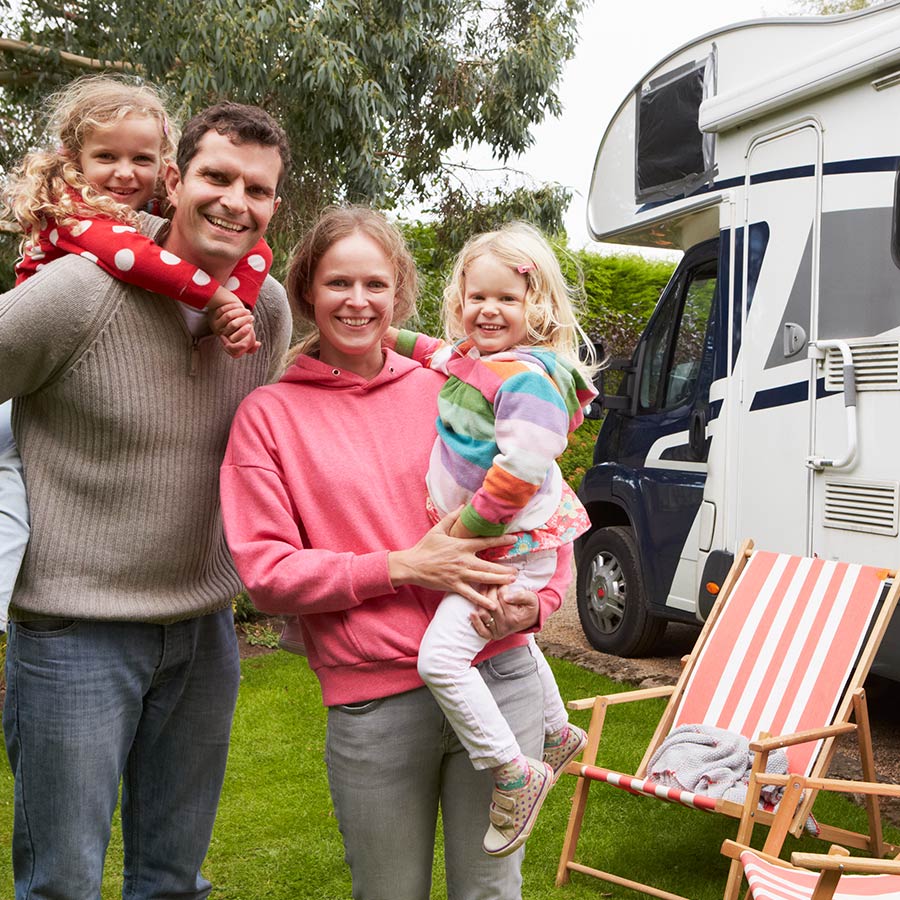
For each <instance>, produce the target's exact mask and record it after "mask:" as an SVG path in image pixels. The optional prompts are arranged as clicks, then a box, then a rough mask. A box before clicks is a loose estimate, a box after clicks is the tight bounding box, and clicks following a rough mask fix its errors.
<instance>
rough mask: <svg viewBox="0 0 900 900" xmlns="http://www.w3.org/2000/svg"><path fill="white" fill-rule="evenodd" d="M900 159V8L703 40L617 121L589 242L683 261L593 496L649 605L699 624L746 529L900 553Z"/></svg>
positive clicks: (666, 62)
mask: <svg viewBox="0 0 900 900" xmlns="http://www.w3.org/2000/svg"><path fill="white" fill-rule="evenodd" d="M673 98H674V99H673ZM657 100H658V101H659V102H657ZM654 104H656V105H655V106H654ZM679 104H682V105H681V106H679ZM654 116H655V117H656V118H654ZM679 116H681V119H682V120H679V119H678V117H679ZM667 117H668V118H667ZM690 117H693V118H692V119H690ZM691 121H693V123H694V124H693V128H690V127H686V123H687V125H690V122H691ZM667 128H671V129H672V130H671V132H667V131H666V129H667ZM679 129H680V130H679ZM680 135H684V136H685V138H684V147H681V146H680V144H679V140H680V137H679V136H680ZM670 147H674V148H675V150H674V151H673V152H672V153H671V154H669V149H670ZM682 150H683V151H684V152H683V157H682V158H679V153H681V152H682ZM898 161H900V0H893V2H890V3H885V4H882V5H881V6H878V7H873V8H870V9H868V10H864V11H861V12H858V13H853V14H848V15H844V16H834V17H827V18H818V19H810V18H798V19H774V20H768V21H755V22H750V23H745V24H741V25H737V26H735V27H734V28H730V29H723V30H720V31H717V32H715V33H711V34H707V35H704V36H702V37H701V38H698V39H697V40H696V41H693V42H691V43H689V44H686V45H684V46H682V47H681V48H679V49H677V50H676V51H674V52H673V53H672V54H670V55H669V56H667V57H666V58H665V59H663V60H662V61H661V62H660V63H659V64H658V65H657V66H655V67H654V68H653V69H652V70H651V71H650V72H648V73H647V74H646V75H645V77H644V78H642V79H641V81H640V82H639V83H638V84H637V86H636V88H635V90H634V91H632V93H631V94H629V96H628V97H626V98H625V100H624V101H623V103H622V104H621V106H620V107H619V110H618V111H617V113H616V114H615V116H614V117H613V119H612V121H611V122H610V124H609V126H608V127H607V129H606V132H605V134H604V137H603V139H602V142H601V144H600V148H599V151H598V154H597V159H596V163H595V168H594V174H593V179H592V184H591V191H590V197H589V200H588V210H587V219H588V227H589V230H590V232H591V234H592V235H593V236H594V237H595V238H596V239H598V240H603V241H612V242H619V243H625V244H633V245H642V246H653V247H667V248H677V249H681V250H684V251H686V256H685V260H684V262H683V264H682V266H681V267H680V268H679V270H678V271H677V272H676V273H675V275H674V276H673V281H672V282H671V283H670V285H669V287H668V288H667V291H666V292H664V294H663V297H662V298H661V300H660V305H659V307H658V308H657V311H656V313H654V317H653V318H652V319H651V322H650V324H649V325H648V329H647V331H646V332H645V334H644V336H643V337H642V339H641V343H640V344H639V346H638V350H637V351H636V354H635V358H634V359H633V360H632V365H631V368H630V369H629V370H628V371H629V372H630V375H629V377H630V378H631V379H632V388H633V391H632V394H631V395H630V401H629V403H630V408H628V409H626V410H621V411H620V410H619V409H610V410H609V412H608V413H607V422H606V423H605V424H604V428H603V430H602V431H601V435H600V438H598V447H597V455H596V456H595V466H594V469H592V470H591V472H589V477H588V478H586V480H585V486H584V487H583V488H582V491H581V493H582V499H584V500H585V503H586V505H587V506H588V508H589V510H592V522H593V524H594V527H595V528H596V529H600V528H604V527H622V526H623V524H624V525H627V526H628V527H630V528H632V529H633V531H634V537H635V543H636V545H637V548H638V550H639V551H640V554H641V556H642V565H643V576H642V581H643V589H644V590H645V591H647V592H648V593H649V594H650V595H651V596H650V598H649V600H648V602H649V603H650V608H651V613H652V614H653V615H656V616H666V617H671V618H681V619H684V618H685V617H686V616H696V617H697V618H702V616H703V613H704V609H703V606H704V599H703V591H704V589H705V585H706V584H707V583H708V578H707V576H708V573H707V571H706V570H707V567H708V565H710V566H712V564H713V562H716V561H717V555H719V556H721V555H723V554H724V555H727V554H728V553H733V552H734V550H735V548H736V547H737V546H738V544H739V542H740V541H741V540H742V539H744V538H745V537H752V538H754V540H756V542H757V544H758V545H760V546H764V547H771V548H773V549H777V550H779V551H788V552H791V553H799V554H805V555H813V554H816V555H819V556H822V557H827V558H840V559H845V560H848V561H852V562H858V563H867V564H873V565H878V566H884V567H895V566H897V565H898V563H900V534H898V530H900V529H898V515H900V512H898V507H900V453H898V451H897V449H896V448H897V446H898V445H900V225H898V222H900V209H898V206H900V201H898V200H897V199H896V197H897V194H898ZM691 166H694V168H691ZM672 173H675V174H674V175H673V174H672ZM654 179H655V180H654ZM716 241H717V242H718V243H716ZM703 242H707V243H706V244H705V245H704V244H703ZM698 245H700V246H706V247H707V249H706V250H705V251H703V252H702V253H701V252H700V249H699V246H698ZM710 247H712V248H713V249H712V250H711V249H710ZM693 253H696V254H699V255H698V256H697V258H698V260H699V262H698V263H697V264H696V267H695V269H692V268H691V267H692V266H694V265H695V264H694V263H693V262H691V254H693ZM704 253H705V256H704V255H703V254H704ZM710 253H714V254H717V261H718V262H717V268H715V267H714V275H715V277H716V278H717V279H718V286H717V289H716V290H717V293H716V295H715V299H714V300H713V301H711V306H709V305H708V306H707V307H706V308H705V310H706V311H705V312H702V311H699V312H698V309H695V308H694V307H691V304H692V303H695V302H696V299H691V297H692V295H691V290H693V288H691V285H692V284H693V283H694V281H693V279H695V278H699V279H700V280H699V281H698V282H697V283H698V284H700V283H702V282H703V279H708V278H709V276H710V270H709V266H710V262H709V258H710V256H709V255H710ZM716 272H717V274H715V273H716ZM679 292H680V293H679ZM676 295H678V297H680V299H678V297H676ZM673 298H674V299H673ZM685 298H687V299H685ZM679 304H682V305H679ZM667 307H671V310H668V309H667ZM689 307H690V315H691V316H694V317H695V319H696V321H697V322H698V323H699V324H698V325H697V330H696V331H695V333H693V336H691V334H689V333H688V329H687V327H686V326H685V324H684V323H685V322H686V321H687V317H688V309H689ZM679 310H680V311H679ZM701 312H702V314H701ZM667 316H668V317H669V319H671V322H674V324H671V323H669V319H667V318H666V317H667ZM705 316H706V317H708V318H706V317H705ZM667 323H669V324H667ZM667 328H668V329H669V331H670V332H671V334H672V337H671V338H666V337H665V334H664V332H665V329H667ZM679 329H680V331H679ZM666 333H668V332H666ZM691 337H692V339H693V345H692V344H691V340H690V338H691ZM665 340H670V342H671V343H670V345H665ZM704 342H705V343H704ZM701 344H703V346H701ZM691 346H693V348H694V352H695V358H694V359H693V362H690V361H689V360H688V359H687V357H686V356H685V355H684V354H685V353H686V352H688V351H689V350H690V348H691ZM667 348H668V349H667ZM685 348H688V349H687V350H685ZM654 354H656V356H655V357H654ZM688 355H690V354H689V352H688ZM655 359H658V362H654V360H655ZM847 360H850V361H851V362H852V365H851V366H850V368H849V369H847V368H846V367H845V365H844V363H845V362H846V361H847ZM667 366H668V367H669V368H668V369H667V368H666V367H667ZM686 378H687V379H688V381H690V379H692V378H693V379H694V381H695V382H696V385H695V387H694V388H692V389H693V390H694V391H695V393H694V394H693V395H691V396H688V395H687V393H685V394H684V396H682V395H681V394H679V390H680V389H681V388H680V387H679V386H680V385H683V384H685V383H687V382H685V379H686ZM666 379H669V380H670V382H671V383H664V382H665V380H666ZM845 379H849V381H848V384H849V387H850V390H849V391H848V392H847V393H845V386H847V385H845ZM853 379H855V382H856V391H855V394H854V391H853V390H852V387H853V385H852V383H850V382H852V380H853ZM691 384H693V382H691ZM854 397H855V399H854ZM620 405H622V404H620ZM614 419H615V421H613V420H614ZM653 423H657V424H658V429H659V431H658V433H654V431H653V428H654V427H657V426H656V425H654V424H653ZM681 502H683V503H684V510H683V511H684V516H683V520H682V521H680V522H679V520H678V516H677V505H678V504H679V503H681ZM642 503H643V504H645V507H646V508H644V509H642V510H638V509H637V507H638V506H639V505H640V504H642ZM617 509H618V512H617V511H616V510H617ZM595 517H596V521H594V519H595ZM663 521H665V522H668V523H673V525H672V527H675V526H677V528H676V530H677V532H678V538H677V542H679V546H678V547H677V548H674V547H673V541H674V540H675V539H674V538H673V537H672V535H673V533H674V532H673V531H672V529H671V528H669V530H666V527H667V526H663V525H662V524H661V523H662V522H663ZM650 557H653V558H652V559H651V558H650ZM579 564H580V565H581V560H579ZM582 618H583V619H584V617H582ZM898 631H900V627H898ZM589 636H590V635H589ZM895 661H896V664H897V667H896V672H895V673H892V674H895V675H896V677H898V678H900V652H898V653H897V658H896V660H895Z"/></svg>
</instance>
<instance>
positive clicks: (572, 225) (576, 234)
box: [471, 0, 791, 250]
mask: <svg viewBox="0 0 900 900" xmlns="http://www.w3.org/2000/svg"><path fill="white" fill-rule="evenodd" d="M790 9H791V0H768V2H767V3H766V4H765V5H764V4H763V3H762V2H760V0H632V2H627V0H626V2H621V0H614V2H605V0H594V4H593V6H592V7H591V8H589V9H588V10H587V12H586V13H585V15H584V19H583V21H582V25H581V28H580V35H581V39H580V42H579V45H578V48H577V50H576V55H575V57H574V59H572V61H571V62H570V63H569V65H568V66H567V67H566V71H565V75H564V79H563V83H562V91H561V97H562V101H563V104H564V106H565V109H564V111H563V115H562V117H561V118H560V119H554V120H552V121H549V122H546V123H544V124H543V125H541V126H540V127H538V128H537V129H536V130H535V132H534V135H535V143H534V146H533V147H532V149H531V150H530V151H529V152H528V153H526V154H525V155H524V156H522V157H520V158H519V159H517V160H512V161H510V165H511V166H513V167H515V168H517V169H521V170H523V171H525V172H527V173H528V174H529V175H530V176H532V178H534V179H535V181H536V182H548V181H549V182H554V181H555V182H559V183H561V184H564V185H566V186H568V187H570V188H571V189H572V190H573V192H574V197H573V200H572V204H571V206H570V208H569V210H568V214H567V216H566V223H565V224H566V230H567V231H568V234H569V240H570V243H571V245H572V246H573V247H581V246H584V245H591V246H593V247H594V249H598V250H600V249H602V248H601V247H600V245H597V244H592V242H591V241H590V238H589V236H588V230H587V224H586V221H585V217H586V212H585V210H586V204H587V192H588V188H589V187H590V178H591V169H592V167H593V164H594V157H595V156H596V153H597V148H598V146H599V144H600V139H601V138H602V137H603V132H604V130H605V129H606V125H607V124H608V123H609V120H610V118H611V117H612V116H613V114H614V113H615V111H616V110H617V109H618V107H619V104H620V103H621V102H622V100H623V99H624V98H625V95H626V94H627V93H628V92H629V91H630V90H631V89H632V88H633V87H634V85H635V84H636V83H637V81H638V80H639V79H640V78H642V77H643V76H644V75H645V74H646V73H647V71H648V70H649V69H651V68H652V67H653V66H654V65H655V64H656V63H657V62H658V61H659V60H660V59H661V58H662V57H663V56H665V55H667V54H668V53H669V52H670V51H672V50H674V49H676V48H677V47H679V46H681V45H682V44H684V43H687V42H688V41H690V40H692V39H693V38H695V37H699V36H700V35H701V34H705V33H706V32H708V31H712V30H714V29H717V28H719V27H721V26H726V25H732V24H735V23H737V22H744V21H747V20H748V19H758V18H761V17H763V16H766V15H779V14H783V13H784V12H785V11H786V10H790ZM471 161H472V162H475V163H477V164H479V165H485V164H486V162H485V160H484V158H480V159H479V158H478V157H477V155H474V156H473V157H472V158H471ZM619 249H621V248H619Z"/></svg>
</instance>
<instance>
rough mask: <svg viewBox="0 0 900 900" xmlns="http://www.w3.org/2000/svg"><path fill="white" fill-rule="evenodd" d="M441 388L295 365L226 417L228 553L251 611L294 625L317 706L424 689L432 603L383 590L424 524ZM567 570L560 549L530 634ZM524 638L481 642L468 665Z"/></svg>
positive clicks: (421, 373) (390, 364) (312, 362)
mask: <svg viewBox="0 0 900 900" xmlns="http://www.w3.org/2000/svg"><path fill="white" fill-rule="evenodd" d="M443 382H444V378H443V376H441V375H439V374H437V373H436V372H431V371H429V370H427V369H423V368H422V367H421V366H419V364H418V363H415V362H413V361H412V360H409V359H405V358H404V357H401V356H398V355H396V354H394V353H392V352H388V353H387V359H386V362H385V365H384V368H383V369H382V371H381V373H380V374H379V375H377V376H376V377H375V378H374V379H373V380H372V381H366V380H365V379H363V378H361V377H359V376H357V375H354V374H352V373H349V372H344V371H341V370H338V369H333V368H332V367H331V366H328V365H325V364H324V363H321V362H319V361H318V360H316V359H312V358H310V357H308V356H301V357H300V358H299V359H298V360H297V362H296V363H295V364H294V365H293V366H291V368H290V369H288V371H287V372H286V373H285V375H284V377H283V378H282V379H281V381H280V382H279V383H278V384H273V385H268V386H266V387H262V388H258V389H257V390H255V391H253V393H252V394H250V395H249V396H248V397H247V398H246V399H245V400H244V402H243V403H242V404H241V406H240V408H239V409H238V412H237V415H236V416H235V419H234V423H233V425H232V428H231V437H230V439H229V442H228V449H227V450H226V453H225V460H224V462H223V464H222V472H221V490H222V514H223V517H224V520H225V533H226V537H227V539H228V545H229V547H230V548H231V552H232V555H233V556H234V560H235V563H236V564H237V568H238V572H239V573H240V576H241V578H242V579H243V581H244V584H245V585H246V586H247V590H248V591H249V592H250V596H251V597H252V598H253V602H254V603H255V604H256V606H257V608H259V609H261V610H264V611H266V612H272V613H296V614H300V617H301V619H300V621H301V623H302V626H303V633H304V639H305V642H306V647H307V652H308V658H309V663H310V665H311V666H312V668H313V670H314V671H315V672H316V674H317V676H318V677H319V680H320V682H321V684H322V695H323V700H324V703H325V705H326V706H332V705H334V704H338V703H355V702H360V701H363V700H372V699H375V698H377V697H387V696H390V695H392V694H399V693H402V692H403V691H408V690H412V689H413V688H417V687H420V686H421V685H422V682H421V680H420V679H419V676H418V674H417V672H416V661H417V657H418V652H419V642H420V640H421V638H422V635H423V634H424V632H425V628H426V627H427V625H428V622H429V621H430V620H431V617H432V615H433V614H434V610H435V607H436V605H437V603H438V602H439V601H440V598H441V594H440V593H437V592H435V591H428V590H425V589H424V588H419V587H415V586H411V585H403V586H401V587H399V588H397V589H396V590H395V589H394V587H393V585H392V584H391V581H390V578H389V577H388V562H387V556H388V550H399V549H404V548H406V547H411V546H413V545H414V544H415V543H416V541H418V540H419V538H420V537H421V536H422V535H423V534H424V533H425V532H426V531H427V530H428V529H429V527H430V522H429V520H428V516H427V514H426V511H425V472H426V470H427V468H428V458H429V455H430V453H431V446H432V444H433V443H434V438H435V424H434V423H435V416H436V410H437V395H438V391H439V390H440V388H441V386H442V384H443ZM326 548H327V549H326ZM570 565H571V551H570V549H569V550H567V551H566V552H562V553H561V554H560V563H559V567H558V568H557V573H556V575H555V576H554V579H553V581H551V583H550V585H548V587H547V588H545V589H544V591H542V593H541V612H540V622H539V623H538V626H537V627H540V625H541V624H542V623H543V620H544V618H545V617H546V616H547V615H548V614H549V613H550V612H553V611H554V610H555V609H557V608H558V607H559V605H560V604H561V602H562V597H563V595H564V592H565V590H566V588H567V586H568V582H569V580H570V578H571V572H570ZM524 641H525V638H524V637H523V636H521V635H513V636H511V637H509V638H506V639H505V640H503V641H496V642H493V643H491V644H489V645H488V647H487V648H486V649H485V652H484V653H483V654H482V655H481V657H479V659H482V658H487V657H489V656H493V655H495V654H497V653H500V652H502V651H504V650H508V649H510V648H511V647H514V646H518V645H520V644H523V643H524Z"/></svg>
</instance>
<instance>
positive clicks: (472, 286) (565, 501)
mask: <svg viewBox="0 0 900 900" xmlns="http://www.w3.org/2000/svg"><path fill="white" fill-rule="evenodd" d="M443 318H444V326H445V330H446V333H447V336H448V338H449V339H450V342H449V343H445V342H443V341H440V340H437V339H435V338H429V337H426V336H425V335H420V334H415V333H413V332H409V331H399V332H397V331H396V330H393V331H392V332H390V333H389V337H388V342H390V341H391V340H395V342H396V343H395V347H394V349H395V350H397V351H398V352H400V353H402V354H404V355H406V356H410V357H413V358H414V359H416V360H418V361H420V362H422V363H423V364H424V365H427V366H429V367H431V368H432V369H437V370H438V371H440V372H442V373H443V374H445V375H447V376H448V378H447V382H446V384H445V385H444V387H443V388H442V389H441V392H440V396H439V403H438V420H437V430H438V437H437V440H436V441H435V444H434V448H433V450H432V455H431V462H430V465H429V469H428V474H427V476H426V484H427V488H428V503H429V512H430V513H431V514H432V517H433V518H434V519H435V520H437V519H438V518H440V517H442V516H444V515H445V514H447V513H448V512H450V511H452V510H455V509H459V508H462V512H461V514H460V516H459V519H458V521H457V523H456V524H455V525H454V526H453V529H452V530H451V532H450V533H451V535H453V536H455V537H487V536H496V535H502V534H511V535H514V536H515V543H513V544H512V545H511V546H508V547H503V548H500V549H499V550H494V551H489V552H486V553H484V554H482V555H484V556H485V557H486V558H489V559H492V560H494V561H499V560H502V561H503V562H504V563H505V564H507V565H509V566H512V567H513V568H514V569H515V571H516V575H517V578H516V581H515V583H514V584H513V585H512V586H511V587H512V588H519V589H523V590H529V591H538V590H540V589H541V588H542V587H543V586H544V585H546V584H547V582H548V581H549V579H550V577H551V576H552V575H553V573H554V571H555V569H556V554H557V549H558V548H559V547H560V546H562V545H563V544H566V543H570V542H572V541H574V540H575V538H577V537H578V536H579V535H580V534H582V533H584V532H585V531H586V530H587V528H588V525H589V522H588V517H587V513H586V511H585V509H584V507H583V506H582V505H581V503H580V502H579V501H578V499H577V498H576V496H575V494H574V493H573V491H572V489H571V488H570V487H569V486H568V485H567V484H566V483H565V481H564V480H563V477H562V473H561V471H560V469H559V466H558V465H557V463H556V459H557V457H558V456H559V455H560V454H561V453H562V452H563V451H564V450H565V449H566V446H567V442H568V435H569V433H570V432H572V431H574V429H575V428H577V427H578V425H579V424H581V422H582V420H583V415H582V409H583V408H584V407H585V406H586V405H587V404H588V403H589V402H590V401H591V399H592V398H593V397H594V396H595V395H596V391H595V390H594V388H593V387H592V385H591V378H592V375H593V368H594V367H593V366H592V365H590V364H587V363H584V362H582V361H581V360H580V359H579V356H578V346H579V343H580V339H581V338H583V332H582V331H581V329H580V327H579V325H578V322H577V320H576V318H575V313H574V310H573V304H572V301H571V297H570V293H569V289H568V287H567V285H566V282H565V279H564V277H563V275H562V272H561V270H560V267H559V263H558V261H557V259H556V256H555V255H554V253H553V251H552V249H551V248H550V246H549V245H548V244H547V242H546V240H545V239H544V238H543V236H542V235H541V234H540V232H538V231H537V230H535V229H534V228H532V227H530V226H528V225H525V224H523V223H513V224H510V225H508V226H506V227H505V228H502V229H501V230H499V231H493V232H490V233H487V234H482V235H480V236H478V237H476V238H473V239H472V240H470V241H469V242H468V243H467V244H466V245H465V247H463V249H462V251H461V253H460V254H459V257H458V258H457V260H456V264H455V266H454V269H453V274H452V276H451V279H450V283H449V285H448V286H447V288H446V290H445V292H444V308H443ZM493 626H494V622H493V619H492V618H490V617H489V616H485V613H484V611H481V612H480V613H479V612H478V611H476V610H475V607H474V606H473V604H472V603H471V602H470V601H468V600H467V599H465V598H464V597H461V596H459V595H458V594H446V595H445V596H444V599H443V600H442V601H441V604H440V607H439V608H438V611H437V613H436V614H435V616H434V619H433V620H432V622H431V625H430V626H429V627H428V630H427V631H426V633H425V636H424V638H423V640H422V643H421V647H420V649H419V675H420V676H421V677H422V680H423V681H424V682H425V683H426V684H427V685H428V687H429V688H430V689H431V691H432V693H433V694H434V696H435V698H436V699H437V702H438V704H439V705H440V706H441V708H442V709H443V711H444V714H445V715H446V716H447V719H448V720H449V721H450V723H451V724H452V725H453V727H454V730H455V731H456V734H457V736H458V737H459V739H460V741H461V742H462V743H463V745H464V746H465V748H466V750H467V751H468V753H469V757H470V759H471V760H472V763H473V765H474V766H475V767H476V768H478V769H485V768H488V769H490V770H491V772H492V775H493V778H494V786H495V790H494V794H493V798H492V803H491V810H490V819H491V825H490V826H489V828H488V831H487V834H486V835H485V838H484V844H483V847H484V850H485V852H486V853H488V854H491V855H493V856H506V855H507V854H509V853H512V852H513V851H514V850H516V849H517V848H518V847H520V846H521V845H522V844H523V843H524V842H525V840H526V839H527V837H528V835H529V834H530V832H531V829H532V826H533V824H534V821H535V819H536V817H537V813H538V810H539V809H540V806H541V804H542V803H543V801H544V799H545V797H546V796H547V793H548V791H549V789H550V787H551V786H552V785H553V783H554V782H555V781H556V779H557V778H558V776H559V775H560V773H561V772H562V770H563V769H564V768H565V766H566V765H567V764H568V763H569V762H570V761H571V760H573V759H574V758H575V757H576V756H577V755H578V754H579V753H580V752H581V750H582V749H583V747H584V745H585V743H586V740H587V738H586V735H585V733H584V732H583V731H582V730H581V729H580V728H578V727H577V726H575V725H570V724H569V722H568V716H567V714H566V710H565V706H564V705H563V702H562V699H561V698H560V695H559V691H558V689H557V687H556V682H555V681H554V678H553V674H552V673H551V671H550V668H549V666H548V665H547V662H546V660H545V659H544V657H543V655H542V654H541V652H540V650H539V649H538V647H537V644H536V643H535V642H534V639H533V637H532V638H531V639H530V646H531V651H532V654H533V656H534V658H535V660H536V662H537V665H538V670H539V673H540V676H541V683H542V687H543V694H544V723H545V741H544V753H543V759H542V760H535V759H530V758H528V757H526V756H524V755H523V754H522V751H521V749H520V748H519V745H518V743H517V742H516V739H515V737H514V736H513V733H512V731H511V729H510V728H509V725H508V724H507V722H506V720H505V719H504V717H503V716H502V715H501V713H500V710H499V709H498V707H497V704H496V703H495V702H494V699H493V696H492V695H491V693H490V691H489V690H488V689H487V687H486V685H485V684H484V681H483V680H482V678H481V676H480V674H479V672H478V670H477V669H476V668H474V667H473V666H472V661H473V659H474V658H475V657H476V656H477V654H478V653H479V652H480V651H481V650H482V648H483V647H484V646H485V644H486V643H487V642H488V641H489V640H491V639H492V635H491V629H492V628H493Z"/></svg>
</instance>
